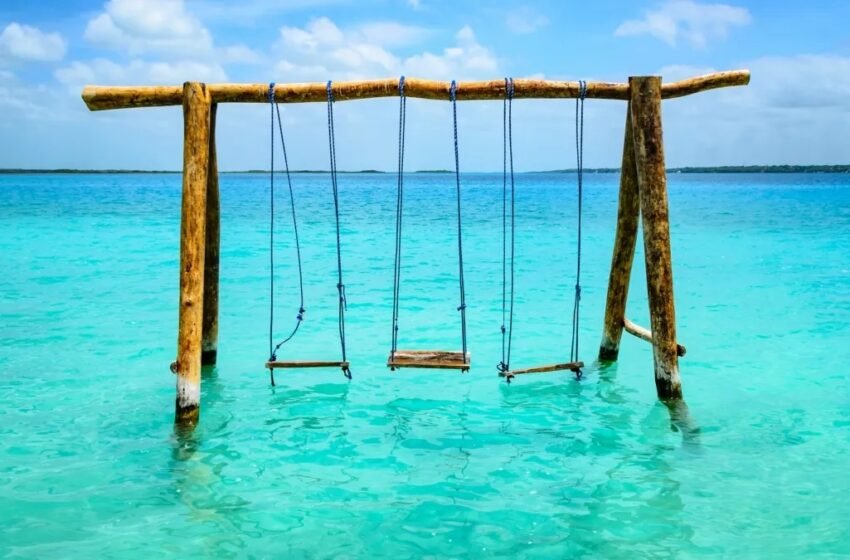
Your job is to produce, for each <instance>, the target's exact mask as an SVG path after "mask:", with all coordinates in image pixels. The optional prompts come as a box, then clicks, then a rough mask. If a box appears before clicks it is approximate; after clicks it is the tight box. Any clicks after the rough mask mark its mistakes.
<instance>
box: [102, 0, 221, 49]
mask: <svg viewBox="0 0 850 560" xmlns="http://www.w3.org/2000/svg"><path fill="white" fill-rule="evenodd" d="M85 38H86V40H88V41H90V42H92V43H95V44H99V45H104V46H108V47H112V48H115V49H118V50H123V51H126V52H128V53H130V54H131V55H139V54H143V53H147V52H156V53H160V54H173V55H177V56H187V55H197V54H206V53H210V52H211V51H212V36H211V35H210V33H209V31H208V30H207V29H206V28H205V27H204V26H203V25H202V24H201V22H200V21H198V20H197V19H196V18H195V17H194V16H192V15H191V14H190V13H189V12H187V11H186V7H185V5H184V3H183V0H146V1H145V2H139V1H138V0H109V2H107V3H106V5H105V6H104V11H103V12H102V13H100V14H98V15H97V16H95V17H94V18H93V19H92V20H90V21H89V22H88V25H87V26H86V31H85Z"/></svg>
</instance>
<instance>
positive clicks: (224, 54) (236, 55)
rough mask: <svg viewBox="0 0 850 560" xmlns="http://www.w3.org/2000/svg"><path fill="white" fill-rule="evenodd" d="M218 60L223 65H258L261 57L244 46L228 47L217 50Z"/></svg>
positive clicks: (261, 59)
mask: <svg viewBox="0 0 850 560" xmlns="http://www.w3.org/2000/svg"><path fill="white" fill-rule="evenodd" d="M218 54H219V59H220V60H221V61H222V62H225V63H234V64H259V63H260V62H262V61H263V55H261V54H260V53H258V52H257V51H255V50H254V49H252V48H250V47H247V46H245V45H230V46H228V47H224V48H222V49H219V53H218Z"/></svg>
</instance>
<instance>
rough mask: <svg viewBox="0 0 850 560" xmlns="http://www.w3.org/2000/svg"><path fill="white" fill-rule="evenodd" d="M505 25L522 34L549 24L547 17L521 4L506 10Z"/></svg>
mask: <svg viewBox="0 0 850 560" xmlns="http://www.w3.org/2000/svg"><path fill="white" fill-rule="evenodd" d="M505 25H506V26H507V28H508V30H509V31H511V32H513V33H518V34H521V35H522V34H527V33H534V32H535V31H537V30H538V29H540V28H541V27H545V26H547V25H549V18H547V17H546V16H544V15H543V14H540V13H538V12H537V11H535V10H533V9H532V8H529V7H528V6H521V7H519V8H516V9H515V10H511V11H510V12H508V15H507V17H506V18H505Z"/></svg>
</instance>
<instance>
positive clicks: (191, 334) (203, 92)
mask: <svg viewBox="0 0 850 560" xmlns="http://www.w3.org/2000/svg"><path fill="white" fill-rule="evenodd" d="M210 104H211V103H210V96H209V92H208V91H207V89H206V86H205V85H204V84H201V83H198V82H187V83H185V84H184V85H183V205H182V215H181V223H180V309H179V320H178V321H179V325H178V334H177V362H176V368H175V369H176V370H177V399H176V418H175V421H176V422H177V423H178V424H180V425H183V426H191V425H194V424H196V423H197V421H198V415H199V409H200V403H201V325H202V322H203V300H204V245H205V227H204V221H205V219H206V199H207V172H208V170H209V140H210Z"/></svg>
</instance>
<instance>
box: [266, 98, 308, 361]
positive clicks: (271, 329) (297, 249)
mask: <svg viewBox="0 0 850 560" xmlns="http://www.w3.org/2000/svg"><path fill="white" fill-rule="evenodd" d="M269 102H270V103H271V106H272V108H273V109H274V110H273V112H272V115H271V121H272V136H271V140H272V141H271V144H272V154H271V194H272V200H271V204H270V205H269V207H270V209H271V226H272V227H271V228H270V230H269V244H270V246H271V250H270V257H271V258H270V260H271V263H270V264H271V270H272V274H271V289H272V290H271V292H272V296H271V298H270V300H271V309H270V312H269V317H270V321H269V360H270V361H274V360H276V359H277V351H278V350H279V349H280V347H281V346H283V345H284V344H286V343H287V342H289V341H290V340H292V338H293V337H294V336H295V333H297V332H298V329H299V327H300V326H301V322H302V321H303V320H304V313H306V309H304V273H303V267H302V263H301V240H300V237H299V235H298V219H297V217H296V213H295V193H294V192H293V190H292V176H291V174H290V171H289V157H288V156H287V153H286V140H285V139H284V135H283V119H282V118H281V116H280V105H278V104H277V103H275V100H274V83H273V82H272V83H271V84H269ZM275 113H277V128H278V134H279V136H280V145H281V148H282V151H283V163H284V170H285V173H286V183H287V186H288V188H289V207H290V212H291V215H292V229H293V231H294V234H295V253H296V256H297V263H298V292H299V299H300V303H299V305H298V313H297V315H296V316H295V326H294V327H293V328H292V331H290V333H289V335H288V336H286V337H285V338H284V339H283V340H281V341H280V342H278V343H277V345H275V346H274V347H273V348H272V344H273V340H274V339H273V335H274V173H275V171H274V120H275Z"/></svg>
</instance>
